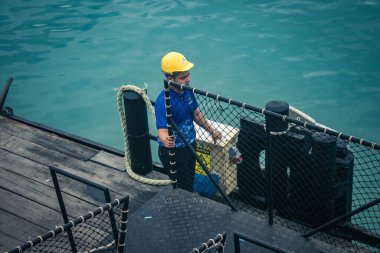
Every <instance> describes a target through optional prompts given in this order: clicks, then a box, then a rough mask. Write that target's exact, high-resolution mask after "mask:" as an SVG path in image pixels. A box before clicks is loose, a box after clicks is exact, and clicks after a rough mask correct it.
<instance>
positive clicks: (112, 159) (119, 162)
mask: <svg viewBox="0 0 380 253" xmlns="http://www.w3.org/2000/svg"><path fill="white" fill-rule="evenodd" d="M91 161H93V162H95V163H98V164H102V165H106V166H108V167H110V168H114V169H116V170H120V171H125V167H124V157H120V156H115V155H112V154H110V153H107V152H104V151H103V150H101V151H99V152H98V153H97V154H96V155H95V156H93V157H91Z"/></svg>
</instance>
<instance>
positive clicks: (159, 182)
mask: <svg viewBox="0 0 380 253" xmlns="http://www.w3.org/2000/svg"><path fill="white" fill-rule="evenodd" d="M125 91H134V92H136V93H137V94H139V95H140V96H141V97H142V98H143V99H144V102H145V103H146V105H147V106H148V108H149V111H150V112H151V113H152V116H153V118H154V119H156V114H155V111H154V108H153V106H152V103H151V102H150V100H149V97H148V96H147V95H146V93H145V92H144V90H143V89H141V88H139V87H137V86H134V85H122V86H121V87H120V88H119V90H118V92H117V95H116V96H117V110H118V113H119V118H120V122H121V127H122V130H123V136H124V166H125V169H126V172H127V174H128V175H129V176H130V177H131V178H133V179H134V180H136V181H138V182H140V183H144V184H150V185H169V184H170V183H171V181H170V180H169V179H152V178H147V177H143V176H141V175H138V174H137V173H135V172H134V171H133V170H132V166H131V163H130V154H129V144H128V132H127V124H126V121H125V114H124V109H123V101H122V96H123V92H125Z"/></svg>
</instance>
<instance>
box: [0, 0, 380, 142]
mask: <svg viewBox="0 0 380 253" xmlns="http://www.w3.org/2000/svg"><path fill="white" fill-rule="evenodd" d="M0 6H1V8H0V88H1V90H2V89H3V87H4V86H5V83H6V80H7V78H8V77H9V76H13V77H14V81H13V84H12V87H11V89H10V92H9V95H8V98H7V101H6V105H7V106H11V107H12V108H13V109H14V113H15V114H16V115H17V116H22V117H25V118H27V119H29V120H33V121H36V122H39V123H43V124H46V125H48V126H51V127H55V128H58V129H61V130H64V131H67V132H70V133H74V134H76V135H79V136H82V137H86V138H88V139H91V140H94V141H98V142H101V143H104V144H107V145H110V146H113V147H116V148H121V149H122V148H123V146H122V145H123V141H122V132H121V128H120V124H119V119H118V115H117V111H116V91H115V90H114V88H116V87H119V86H120V85H122V84H123V83H128V84H134V85H137V86H140V87H144V83H147V84H148V85H149V88H148V90H149V93H148V95H149V96H150V97H151V98H152V99H155V97H156V96H157V94H158V93H159V91H160V90H161V89H162V86H163V82H162V80H163V76H162V74H161V72H160V60H161V57H162V56H163V55H164V54H165V53H166V52H168V51H173V50H174V51H180V52H183V53H184V54H185V55H186V56H187V58H188V59H189V60H190V61H192V62H194V63H195V68H194V70H193V71H192V73H191V74H192V83H191V85H192V86H194V87H197V88H200V89H202V90H206V91H209V92H211V93H216V94H220V95H221V96H225V97H229V98H232V99H235V100H239V101H241V102H246V103H248V104H251V105H254V106H258V107H264V106H265V104H266V102H268V101H270V100H274V99H279V100H285V101H288V102H289V103H290V104H291V105H293V106H295V107H297V108H299V109H301V110H302V111H304V112H306V113H307V114H309V115H310V116H312V117H314V118H315V119H317V121H319V122H321V123H323V124H325V125H328V126H330V127H332V128H334V129H336V130H338V131H342V132H344V133H346V134H349V135H354V136H356V137H358V138H365V139H366V140H368V141H375V142H377V143H378V142H380V135H379V130H380V117H379V116H380V43H379V41H380V32H379V31H380V1H379V0H372V1H359V0H351V1H347V0H338V1H320V0H291V1H227V0H220V1H200V0H198V1H182V0H179V1H169V0H166V1H158V0H157V1H137V0H135V1H117V0H115V1H27V0H24V1H22V0H0ZM151 130H152V132H154V125H152V126H151Z"/></svg>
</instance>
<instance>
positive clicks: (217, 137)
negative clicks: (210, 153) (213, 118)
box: [211, 130, 222, 144]
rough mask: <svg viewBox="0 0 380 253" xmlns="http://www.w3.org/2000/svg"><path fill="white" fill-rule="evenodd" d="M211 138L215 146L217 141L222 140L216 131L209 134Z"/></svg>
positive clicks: (219, 133)
mask: <svg viewBox="0 0 380 253" xmlns="http://www.w3.org/2000/svg"><path fill="white" fill-rule="evenodd" d="M211 137H212V139H213V140H214V144H215V143H216V141H217V140H220V139H222V134H221V132H219V131H218V130H214V131H213V132H212V133H211Z"/></svg>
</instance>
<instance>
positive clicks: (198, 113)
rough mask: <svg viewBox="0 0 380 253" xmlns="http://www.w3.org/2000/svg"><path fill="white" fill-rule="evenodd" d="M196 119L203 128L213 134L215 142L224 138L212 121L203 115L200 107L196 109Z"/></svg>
mask: <svg viewBox="0 0 380 253" xmlns="http://www.w3.org/2000/svg"><path fill="white" fill-rule="evenodd" d="M194 121H195V123H197V124H198V125H199V126H200V127H202V128H203V129H205V130H206V131H207V132H209V133H210V134H211V136H212V139H213V140H214V142H216V140H218V139H221V138H222V134H221V133H220V132H219V131H218V130H216V129H214V128H213V127H212V126H211V124H210V122H208V120H207V119H206V118H205V117H204V116H203V113H202V112H201V110H200V109H199V107H198V108H197V109H195V110H194Z"/></svg>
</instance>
